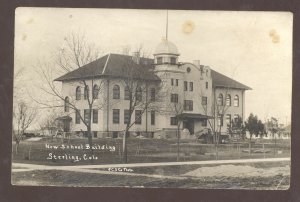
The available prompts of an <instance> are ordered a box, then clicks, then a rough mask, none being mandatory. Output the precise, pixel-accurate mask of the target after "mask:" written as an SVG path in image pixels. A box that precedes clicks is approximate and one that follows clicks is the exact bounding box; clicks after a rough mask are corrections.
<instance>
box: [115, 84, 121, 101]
mask: <svg viewBox="0 0 300 202" xmlns="http://www.w3.org/2000/svg"><path fill="white" fill-rule="evenodd" d="M113 99H120V86H118V85H114V88H113Z"/></svg>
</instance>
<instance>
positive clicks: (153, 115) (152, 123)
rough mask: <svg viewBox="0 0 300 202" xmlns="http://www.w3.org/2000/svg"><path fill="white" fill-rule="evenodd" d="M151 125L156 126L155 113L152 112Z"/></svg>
mask: <svg viewBox="0 0 300 202" xmlns="http://www.w3.org/2000/svg"><path fill="white" fill-rule="evenodd" d="M151 125H155V111H151Z"/></svg>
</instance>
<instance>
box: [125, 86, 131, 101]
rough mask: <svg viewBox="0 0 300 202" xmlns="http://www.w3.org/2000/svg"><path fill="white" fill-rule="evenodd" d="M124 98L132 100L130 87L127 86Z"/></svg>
mask: <svg viewBox="0 0 300 202" xmlns="http://www.w3.org/2000/svg"><path fill="white" fill-rule="evenodd" d="M124 100H130V91H129V89H128V87H125V90H124Z"/></svg>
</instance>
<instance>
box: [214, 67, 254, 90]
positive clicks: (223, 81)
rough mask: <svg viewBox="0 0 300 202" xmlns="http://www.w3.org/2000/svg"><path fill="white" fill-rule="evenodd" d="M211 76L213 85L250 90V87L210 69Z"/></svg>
mask: <svg viewBox="0 0 300 202" xmlns="http://www.w3.org/2000/svg"><path fill="white" fill-rule="evenodd" d="M211 77H212V83H213V87H222V88H236V89H243V90H252V88H250V87H248V86H246V85H244V84H242V83H240V82H238V81H236V80H233V79H231V78H229V77H227V76H225V75H223V74H221V73H219V72H217V71H215V70H211Z"/></svg>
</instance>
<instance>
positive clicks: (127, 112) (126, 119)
mask: <svg viewBox="0 0 300 202" xmlns="http://www.w3.org/2000/svg"><path fill="white" fill-rule="evenodd" d="M129 116H130V111H129V110H128V109H124V124H127V123H128V122H129Z"/></svg>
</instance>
